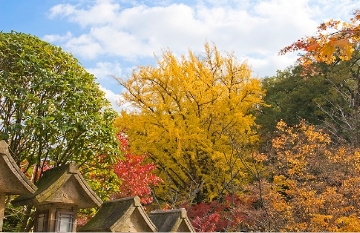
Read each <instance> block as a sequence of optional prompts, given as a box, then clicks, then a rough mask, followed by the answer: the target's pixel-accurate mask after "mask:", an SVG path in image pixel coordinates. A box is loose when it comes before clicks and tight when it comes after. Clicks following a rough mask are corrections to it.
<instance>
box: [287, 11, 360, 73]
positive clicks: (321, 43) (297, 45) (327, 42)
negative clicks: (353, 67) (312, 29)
mask: <svg viewBox="0 0 360 233" xmlns="http://www.w3.org/2000/svg"><path fill="white" fill-rule="evenodd" d="M359 41H360V11H359V10H356V11H355V12H354V17H353V18H351V19H350V22H342V21H339V20H330V21H328V22H326V23H322V24H321V25H320V26H319V27H318V30H317V32H316V35H314V36H309V37H306V38H302V39H299V40H298V41H296V42H294V43H293V44H291V45H289V46H287V47H285V48H283V49H282V50H281V51H280V54H285V53H288V52H294V51H303V52H305V53H304V54H302V56H301V57H300V58H299V59H298V60H299V62H300V63H301V64H302V65H304V66H305V67H306V68H310V67H311V64H313V63H314V62H324V63H326V64H331V63H333V62H335V61H336V60H337V59H340V60H343V61H346V60H349V59H350V58H351V56H352V53H353V51H354V48H355V46H357V44H358V43H359Z"/></svg>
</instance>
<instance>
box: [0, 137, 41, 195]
mask: <svg viewBox="0 0 360 233" xmlns="http://www.w3.org/2000/svg"><path fill="white" fill-rule="evenodd" d="M8 147H9V146H8V145H7V143H6V142H5V141H0V171H1V173H0V193H6V194H16V195H17V194H30V193H34V192H35V191H36V186H35V185H34V184H33V183H32V182H31V181H30V180H28V179H27V178H26V176H25V175H24V173H22V172H21V171H20V168H19V167H18V165H17V164H16V162H15V160H14V159H13V158H12V156H11V155H10V153H9V149H8Z"/></svg>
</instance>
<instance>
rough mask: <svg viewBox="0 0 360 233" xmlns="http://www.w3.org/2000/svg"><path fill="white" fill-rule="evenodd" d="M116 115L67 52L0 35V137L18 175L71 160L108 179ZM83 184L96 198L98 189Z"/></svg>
mask: <svg viewBox="0 0 360 233" xmlns="http://www.w3.org/2000/svg"><path fill="white" fill-rule="evenodd" d="M115 117H116V113H115V112H114V111H113V110H112V109H111V107H110V103H109V102H108V101H107V100H106V99H105V96H104V93H103V92H102V91H101V90H100V89H99V86H98V84H97V83H96V82H95V77H94V76H93V75H91V74H89V73H88V72H86V70H85V69H84V68H83V67H82V66H81V65H80V63H79V62H78V61H77V60H76V59H75V58H74V57H73V56H72V55H70V54H69V53H66V52H64V51H63V50H62V49H61V48H60V47H56V46H53V45H51V44H49V43H47V42H44V41H42V40H40V39H39V38H37V37H35V36H31V35H27V34H23V33H17V32H10V33H3V32H1V33H0V133H1V137H2V139H5V140H6V141H7V143H8V144H9V150H10V152H11V154H12V156H13V157H14V159H15V161H16V162H17V164H18V165H19V166H20V167H21V168H22V169H23V171H24V173H26V174H28V175H29V176H32V181H33V182H34V183H36V182H37V180H38V178H39V177H40V176H41V174H42V172H43V171H44V169H48V168H49V167H56V166H61V165H63V164H66V163H67V162H68V161H75V162H77V163H78V164H79V166H80V168H81V169H82V173H83V174H84V176H85V177H87V176H88V175H90V174H93V173H94V172H95V171H96V173H104V174H106V175H109V176H111V175H113V174H112V172H111V169H109V167H107V164H111V163H112V162H113V161H114V160H115V159H116V158H117V157H118V156H119V150H118V148H119V146H118V142H117V139H116V132H115V128H114V126H113V122H114V119H115ZM89 182H91V183H92V184H93V187H95V191H97V192H98V194H100V195H101V196H102V195H105V191H107V190H104V189H103V188H104V187H103V185H101V186H100V185H98V184H97V185H96V184H95V183H96V182H95V181H94V180H91V179H89ZM106 188H109V187H106Z"/></svg>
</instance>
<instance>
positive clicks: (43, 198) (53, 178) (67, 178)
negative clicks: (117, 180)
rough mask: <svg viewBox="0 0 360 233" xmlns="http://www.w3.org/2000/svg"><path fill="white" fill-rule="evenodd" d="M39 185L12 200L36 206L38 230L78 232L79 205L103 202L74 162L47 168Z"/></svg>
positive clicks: (35, 221)
mask: <svg viewBox="0 0 360 233" xmlns="http://www.w3.org/2000/svg"><path fill="white" fill-rule="evenodd" d="M36 186H37V191H36V192H35V193H33V194H25V195H22V196H19V197H18V198H16V199H15V200H14V201H13V205H14V206H20V205H30V206H35V207H36V212H35V220H34V231H36V232H41V231H47V232H75V231H76V226H77V223H76V215H77V211H78V209H82V208H92V207H99V206H101V204H102V201H101V199H100V198H99V197H98V196H97V195H96V194H95V193H94V191H93V190H92V189H91V188H90V187H89V185H88V184H87V183H86V181H85V180H84V178H83V177H82V175H81V174H80V172H79V170H78V167H77V165H76V164H75V163H69V164H66V165H63V166H59V167H56V168H52V169H50V170H47V171H45V172H44V174H43V176H42V177H41V178H40V179H39V181H38V182H37V184H36Z"/></svg>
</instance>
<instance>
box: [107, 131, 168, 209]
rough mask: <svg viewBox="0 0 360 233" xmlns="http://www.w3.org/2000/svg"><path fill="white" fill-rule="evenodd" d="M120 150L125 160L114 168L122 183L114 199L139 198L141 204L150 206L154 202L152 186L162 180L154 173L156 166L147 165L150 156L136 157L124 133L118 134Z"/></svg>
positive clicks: (113, 196)
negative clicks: (146, 160)
mask: <svg viewBox="0 0 360 233" xmlns="http://www.w3.org/2000/svg"><path fill="white" fill-rule="evenodd" d="M117 136H118V139H119V141H120V149H121V151H122V152H123V153H124V157H125V160H119V161H118V162H117V163H116V164H115V166H114V172H115V174H116V175H117V176H118V178H119V180H120V181H121V184H120V187H119V190H120V191H119V192H118V193H115V194H113V195H112V198H113V199H116V198H122V197H129V196H135V195H136V196H139V197H140V199H141V203H143V204H148V203H151V202H152V201H153V197H152V193H151V186H156V185H158V184H159V183H161V182H162V179H161V178H159V177H158V176H156V175H155V174H154V173H153V171H154V170H155V169H156V165H154V164H153V163H145V159H146V158H147V156H148V155H146V154H144V155H135V154H133V153H132V152H131V150H130V147H129V140H128V138H127V136H126V134H124V133H118V135H117Z"/></svg>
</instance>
